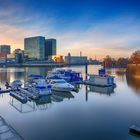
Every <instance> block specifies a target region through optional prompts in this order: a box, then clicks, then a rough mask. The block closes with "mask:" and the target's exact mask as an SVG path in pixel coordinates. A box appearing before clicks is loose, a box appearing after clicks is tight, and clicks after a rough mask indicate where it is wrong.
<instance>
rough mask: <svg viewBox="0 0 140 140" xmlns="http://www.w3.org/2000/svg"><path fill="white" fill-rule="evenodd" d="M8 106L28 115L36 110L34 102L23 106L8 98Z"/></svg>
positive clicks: (12, 98)
mask: <svg viewBox="0 0 140 140" xmlns="http://www.w3.org/2000/svg"><path fill="white" fill-rule="evenodd" d="M10 105H11V106H12V107H14V108H15V109H16V110H17V111H18V112H20V113H30V112H34V111H36V110H37V109H36V107H35V103H34V102H28V103H26V104H23V103H21V102H20V101H18V100H17V99H15V98H14V97H11V98H10Z"/></svg>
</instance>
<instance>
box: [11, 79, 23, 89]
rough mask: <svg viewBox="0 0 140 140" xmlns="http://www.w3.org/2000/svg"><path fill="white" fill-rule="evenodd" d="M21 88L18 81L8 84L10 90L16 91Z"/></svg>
mask: <svg viewBox="0 0 140 140" xmlns="http://www.w3.org/2000/svg"><path fill="white" fill-rule="evenodd" d="M21 86H22V82H21V81H20V80H14V81H13V82H12V83H11V84H10V86H9V87H10V88H11V89H17V88H20V87H21Z"/></svg>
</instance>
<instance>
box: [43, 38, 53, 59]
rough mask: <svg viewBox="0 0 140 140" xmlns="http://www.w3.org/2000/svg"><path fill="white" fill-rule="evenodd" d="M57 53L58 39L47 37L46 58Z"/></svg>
mask: <svg viewBox="0 0 140 140" xmlns="http://www.w3.org/2000/svg"><path fill="white" fill-rule="evenodd" d="M52 55H56V39H46V42H45V58H46V59H47V58H48V57H49V56H52Z"/></svg>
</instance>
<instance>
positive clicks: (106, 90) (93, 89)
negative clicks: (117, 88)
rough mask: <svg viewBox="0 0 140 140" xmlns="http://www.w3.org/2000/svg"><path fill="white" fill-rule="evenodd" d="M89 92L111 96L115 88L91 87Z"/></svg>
mask: <svg viewBox="0 0 140 140" xmlns="http://www.w3.org/2000/svg"><path fill="white" fill-rule="evenodd" d="M89 91H90V92H96V93H99V94H106V95H109V96H110V95H111V94H112V93H114V87H113V86H110V87H98V86H89Z"/></svg>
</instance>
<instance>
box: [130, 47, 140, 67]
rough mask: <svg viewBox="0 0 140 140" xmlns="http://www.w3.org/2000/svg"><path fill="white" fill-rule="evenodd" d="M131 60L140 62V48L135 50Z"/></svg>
mask: <svg viewBox="0 0 140 140" xmlns="http://www.w3.org/2000/svg"><path fill="white" fill-rule="evenodd" d="M130 60H131V62H132V63H134V64H140V50H137V51H135V52H134V53H133V54H132V55H131V58H130Z"/></svg>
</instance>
